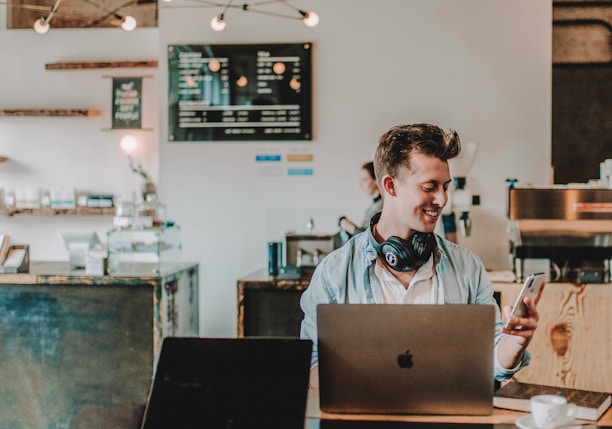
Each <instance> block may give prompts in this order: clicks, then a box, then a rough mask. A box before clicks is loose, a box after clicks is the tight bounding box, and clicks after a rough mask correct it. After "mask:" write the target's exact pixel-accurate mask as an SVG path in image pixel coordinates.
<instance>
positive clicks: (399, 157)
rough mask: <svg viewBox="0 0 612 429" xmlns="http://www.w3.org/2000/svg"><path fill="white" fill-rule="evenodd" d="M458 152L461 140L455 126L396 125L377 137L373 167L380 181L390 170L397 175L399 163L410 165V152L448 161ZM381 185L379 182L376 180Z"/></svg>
mask: <svg viewBox="0 0 612 429" xmlns="http://www.w3.org/2000/svg"><path fill="white" fill-rule="evenodd" d="M460 152H461V141H460V140H459V135H458V134H457V132H456V131H455V130H448V132H446V131H444V130H443V129H442V128H440V127H438V126H436V125H432V124H414V125H397V126H395V127H393V128H391V129H390V130H389V131H387V132H386V133H385V134H383V135H382V136H381V137H380V139H379V140H378V147H377V148H376V154H375V155H374V170H375V172H376V178H377V180H378V181H379V182H380V181H381V179H382V178H383V176H385V175H386V174H390V175H391V176H393V177H398V175H399V171H400V168H401V167H407V168H408V169H410V155H411V154H413V153H420V154H423V155H428V156H435V157H436V158H438V159H441V160H442V161H448V160H449V159H452V158H454V157H456V156H457V155H459V153H460ZM378 185H379V187H381V189H382V183H378Z"/></svg>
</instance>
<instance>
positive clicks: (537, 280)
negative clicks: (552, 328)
mask: <svg viewBox="0 0 612 429" xmlns="http://www.w3.org/2000/svg"><path fill="white" fill-rule="evenodd" d="M544 280H546V274H545V273H535V274H531V275H530V276H529V277H527V278H526V279H525V283H523V287H522V288H521V291H520V292H519V295H518V297H517V298H516V301H515V303H514V307H512V314H511V316H518V317H525V316H526V315H527V308H526V307H525V303H524V302H523V299H524V298H525V297H526V296H528V297H529V298H530V299H531V300H532V301H533V302H537V301H538V299H539V298H538V296H539V295H540V294H541V293H542V290H543V289H544ZM505 327H506V328H507V329H513V328H514V326H513V325H512V324H511V323H510V322H506V325H505Z"/></svg>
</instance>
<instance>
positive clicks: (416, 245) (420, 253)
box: [411, 232, 436, 265]
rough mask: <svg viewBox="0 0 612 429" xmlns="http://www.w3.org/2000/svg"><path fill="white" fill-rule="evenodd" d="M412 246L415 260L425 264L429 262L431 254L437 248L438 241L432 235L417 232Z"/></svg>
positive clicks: (413, 237)
mask: <svg viewBox="0 0 612 429" xmlns="http://www.w3.org/2000/svg"><path fill="white" fill-rule="evenodd" d="M411 244H412V246H411V251H412V252H411V253H412V256H413V258H414V260H415V261H423V263H424V262H427V259H429V256H430V255H431V252H433V250H434V248H435V247H436V239H435V237H434V235H433V234H431V233H426V232H417V233H415V234H414V235H413V236H412V240H411ZM421 265H422V264H421Z"/></svg>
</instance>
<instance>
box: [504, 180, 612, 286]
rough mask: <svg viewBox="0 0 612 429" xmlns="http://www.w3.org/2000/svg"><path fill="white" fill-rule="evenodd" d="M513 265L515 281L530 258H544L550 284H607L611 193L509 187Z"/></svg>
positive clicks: (611, 229)
mask: <svg viewBox="0 0 612 429" xmlns="http://www.w3.org/2000/svg"><path fill="white" fill-rule="evenodd" d="M508 220H509V221H508V232H509V241H510V257H511V263H512V267H513V270H514V273H515V275H516V278H517V279H518V280H522V279H523V278H524V277H525V274H526V273H525V263H526V261H528V260H529V259H545V260H548V261H549V262H550V263H549V269H550V272H549V274H550V281H558V282H571V283H577V284H583V283H609V282H610V266H611V263H612V189H606V188H593V187H587V186H585V187H580V186H575V187H571V186H569V185H553V186H551V187H547V188H543V187H542V188H540V187H518V186H515V184H514V183H512V182H511V183H510V186H509V188H508Z"/></svg>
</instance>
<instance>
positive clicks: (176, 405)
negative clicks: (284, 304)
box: [142, 337, 312, 429]
mask: <svg viewBox="0 0 612 429" xmlns="http://www.w3.org/2000/svg"><path fill="white" fill-rule="evenodd" d="M311 351H312V342H311V341H310V340H300V339H297V338H295V339H293V338H232V339H228V338H225V339H223V338H217V339H214V338H176V337H168V338H165V339H164V341H163V344H162V348H161V351H160V356H159V361H158V364H157V370H156V373H155V377H154V380H153V383H152V387H151V391H150V394H149V400H148V402H147V406H146V409H145V415H144V419H143V423H142V428H143V429H162V428H163V429H168V428H181V429H188V428H209V427H210V428H232V429H234V428H253V427H262V428H272V429H275V428H278V429H281V428H282V429H293V428H295V429H298V428H299V429H301V428H303V426H304V416H305V411H306V398H307V392H308V376H309V367H310V356H311Z"/></svg>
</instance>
